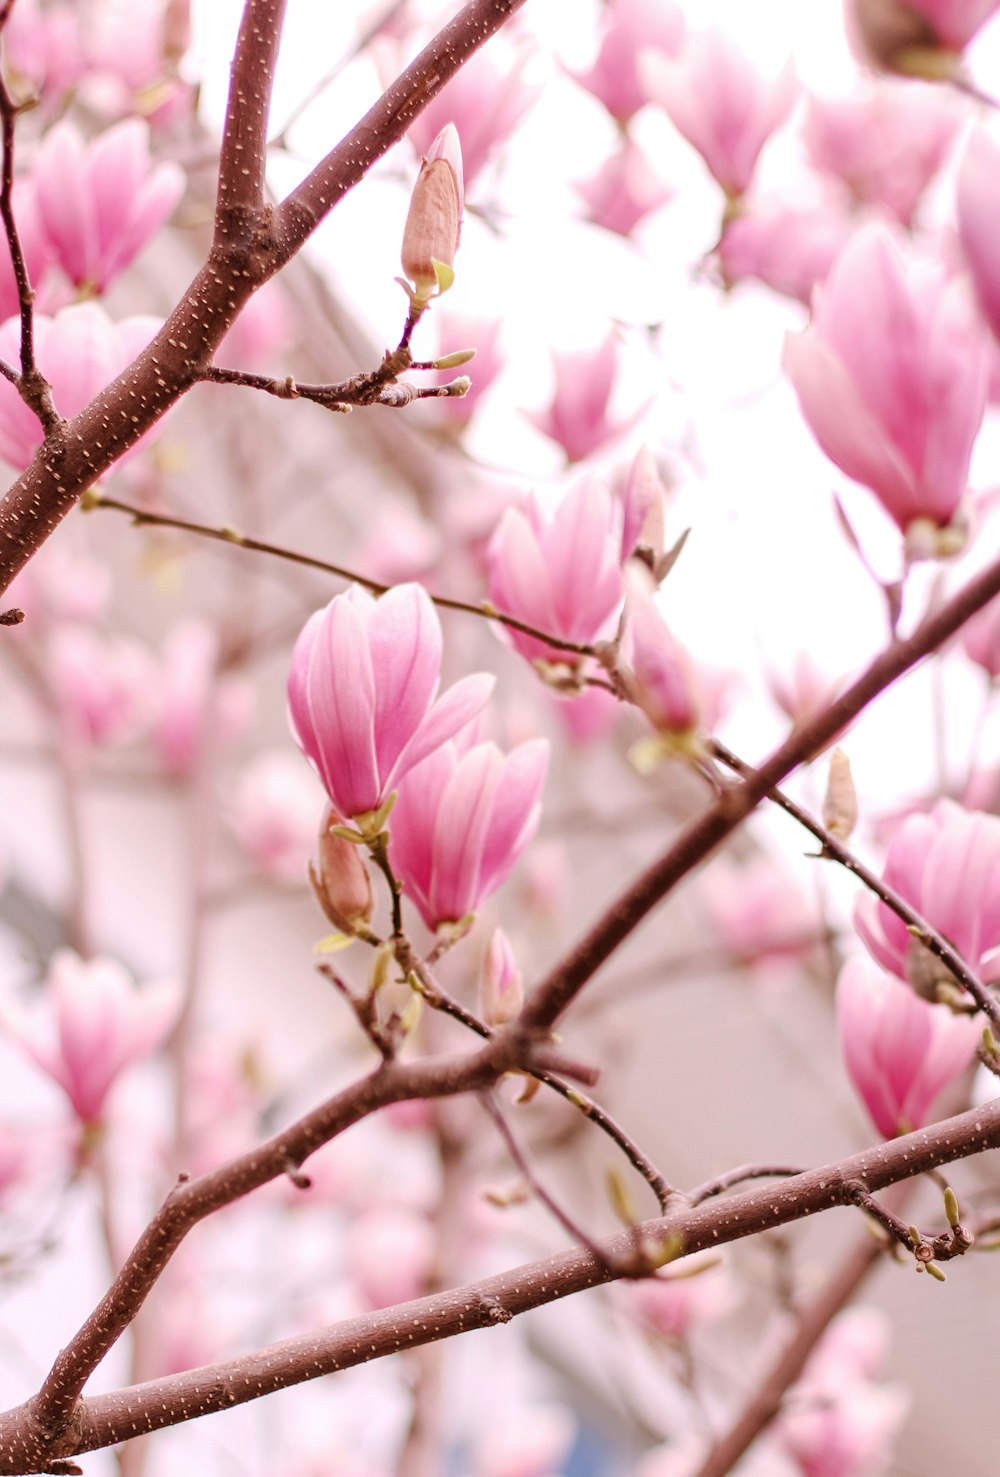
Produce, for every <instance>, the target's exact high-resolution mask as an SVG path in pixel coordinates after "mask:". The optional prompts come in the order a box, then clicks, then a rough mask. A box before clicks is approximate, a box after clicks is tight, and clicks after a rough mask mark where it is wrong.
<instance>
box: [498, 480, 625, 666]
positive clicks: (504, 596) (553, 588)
mask: <svg viewBox="0 0 1000 1477" xmlns="http://www.w3.org/2000/svg"><path fill="white" fill-rule="evenodd" d="M621 529H622V509H621V504H620V503H619V502H618V500H617V499H616V498H613V497H612V496H611V494H610V492H608V490H607V488H606V487H604V486H603V485H602V484H601V483H600V482H598V481H597V480H596V479H594V478H587V479H585V480H584V481H583V482H580V483H578V484H577V485H576V486H575V487H574V488H572V489H571V491H570V492H568V493H567V494H566V496H565V497H564V498H563V500H562V502H561V503H560V504H559V506H558V507H557V508H556V510H555V512H554V514H553V515H552V517H551V518H546V517H545V516H544V515H543V513H542V511H541V509H540V508H539V506H538V504H537V503H536V502H534V501H532V502H531V503H530V504H529V505H528V507H527V508H526V509H525V510H524V511H522V510H521V509H520V508H508V509H507V511H506V512H505V513H504V515H503V517H502V518H501V520H500V523H499V526H498V527H497V530H496V532H495V534H494V535H493V538H492V539H491V541H490V546H489V552H488V562H489V589H490V600H491V601H492V603H493V605H494V606H495V607H496V609H497V610H500V611H503V612H504V614H506V615H513V616H516V617H517V618H518V619H519V620H522V621H524V622H525V624H526V625H530V626H534V627H536V629H538V630H541V631H545V632H548V633H551V634H552V635H553V636H560V637H562V638H563V639H564V640H566V641H575V642H580V643H584V642H589V641H593V640H595V639H596V638H597V637H598V636H600V635H601V634H603V632H604V630H605V627H606V625H607V623H608V622H609V620H610V619H611V617H612V616H613V615H614V613H615V612H616V610H617V609H618V607H619V606H620V604H621V598H622V576H621V562H620V561H621V538H622V533H621ZM507 635H508V636H509V639H510V641H511V644H512V645H513V646H514V647H515V648H516V649H517V650H518V651H519V652H520V653H521V655H522V656H524V657H526V658H527V659H528V661H535V660H542V661H547V662H561V663H566V664H568V665H570V666H573V665H575V664H576V659H575V658H574V656H573V653H572V652H564V651H559V649H558V648H557V647H554V646H548V645H546V644H545V643H544V642H543V641H540V640H538V639H537V638H536V637H534V636H525V635H523V634H522V633H521V632H520V631H508V632H507Z"/></svg>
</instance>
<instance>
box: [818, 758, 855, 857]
mask: <svg viewBox="0 0 1000 1477" xmlns="http://www.w3.org/2000/svg"><path fill="white" fill-rule="evenodd" d="M857 821H858V797H857V794H856V793H855V790H854V780H853V778H852V777H851V761H850V760H849V759H848V757H847V755H846V754H845V753H844V751H843V749H834V751H833V753H832V754H831V755H830V773H829V776H828V778H827V781H826V794H825V795H824V796H823V824H824V826H825V827H826V829H827V830H828V831H830V832H832V834H833V835H834V836H836V837H837V839H838V840H839V841H846V840H847V839H848V838H849V836H850V834H851V832H852V831H853V830H854V827H855V826H856V825H857Z"/></svg>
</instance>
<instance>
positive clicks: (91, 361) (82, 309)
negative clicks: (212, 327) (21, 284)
mask: <svg viewBox="0 0 1000 1477" xmlns="http://www.w3.org/2000/svg"><path fill="white" fill-rule="evenodd" d="M160 326H161V325H160V322H159V320H158V319H156V318H147V317H136V318H124V319H122V321H121V322H120V323H113V322H112V321H111V319H110V318H109V317H108V315H107V314H106V313H105V311H104V309H103V308H102V307H100V306H99V305H98V304H97V303H77V304H76V305H75V306H73V307H71V308H64V309H63V311H62V312H61V313H58V314H57V315H56V316H55V317H54V318H46V317H43V316H41V315H39V316H36V318H35V357H36V360H37V362H38V367H39V369H40V370H41V371H42V373H43V374H44V375H45V378H46V379H47V380H48V381H49V383H50V384H51V386H52V397H53V399H54V401H55V406H56V410H57V411H58V412H59V414H60V415H62V416H66V417H70V416H74V415H76V414H77V413H78V412H79V411H81V410H83V408H84V406H85V405H89V404H90V402H91V400H93V398H94V396H95V395H96V394H97V393H98V391H100V390H103V389H104V387H105V385H108V384H110V383H111V381H112V380H113V379H115V378H116V377H117V376H118V375H119V374H121V372H122V370H123V369H124V368H125V367H126V366H127V365H128V364H131V362H132V360H133V359H134V358H135V357H136V355H137V354H139V353H140V352H141V350H142V349H144V348H145V347H146V345H147V344H148V343H149V341H150V339H151V338H152V337H153V335H154V334H155V333H156V332H157V331H158V329H159V328H160ZM20 333H21V325H20V320H19V319H17V318H8V320H7V321H6V322H5V323H4V324H2V325H0V359H5V360H6V361H7V363H8V364H18V363H19V362H20V359H19V355H20V350H19V343H20ZM144 441H145V438H144ZM41 444H42V428H41V426H40V425H39V422H38V417H37V416H36V415H35V414H34V413H33V412H32V411H31V410H29V409H28V407H27V405H25V403H24V401H23V400H22V399H21V397H20V395H19V394H18V393H17V390H16V389H15V388H14V386H13V385H12V384H10V383H8V381H7V380H5V379H0V457H2V458H3V460H4V461H5V462H9V463H10V465H11V466H12V467H16V468H18V469H19V470H20V469H22V468H24V467H26V466H27V465H28V464H29V462H30V461H31V460H32V458H33V457H34V455H35V452H36V451H37V450H38V448H39V446H40V445H41ZM140 444H144V442H143V443H140ZM136 450H137V448H136V447H133V448H131V451H130V452H128V453H126V455H132V454H133V453H134V452H135V451H136Z"/></svg>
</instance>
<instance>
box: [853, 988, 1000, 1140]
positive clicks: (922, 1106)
mask: <svg viewBox="0 0 1000 1477" xmlns="http://www.w3.org/2000/svg"><path fill="white" fill-rule="evenodd" d="M837 1025H838V1028H839V1032H840V1048H841V1052H842V1053H843V1057H844V1065H845V1067H846V1068H847V1074H848V1076H849V1077H850V1079H851V1082H852V1083H853V1084H854V1088H855V1090H856V1092H857V1093H858V1096H859V1097H860V1098H861V1100H862V1102H863V1103H864V1105H865V1107H866V1108H867V1109H868V1115H869V1117H870V1118H871V1120H872V1122H873V1123H874V1125H875V1127H876V1128H877V1129H878V1131H879V1133H881V1134H884V1135H885V1137H886V1138H892V1137H893V1136H894V1135H895V1134H897V1133H906V1132H909V1131H910V1130H911V1129H914V1128H923V1126H924V1124H925V1123H929V1122H930V1121H931V1116H932V1112H931V1110H932V1107H933V1104H934V1101H935V1099H936V1098H937V1097H938V1095H939V1094H940V1093H941V1092H942V1091H943V1090H944V1088H946V1087H947V1086H948V1084H949V1083H950V1082H953V1081H954V1080H955V1078H956V1077H959V1076H961V1074H962V1073H963V1072H964V1071H965V1069H966V1067H967V1066H968V1065H969V1063H970V1062H971V1061H972V1058H973V1055H974V1053H975V1050H976V1045H977V1043H978V1041H979V1038H980V1035H981V1027H980V1026H979V1024H978V1022H977V1021H976V1020H975V1019H974V1018H972V1017H970V1016H956V1015H953V1014H952V1012H951V1011H950V1010H949V1009H948V1007H947V1006H946V1005H931V1004H930V1003H929V1002H928V1001H927V1000H921V998H920V996H919V995H916V994H915V993H914V992H913V990H911V989H910V987H909V985H904V984H903V983H902V981H901V980H898V979H895V978H893V976H892V975H889V974H883V972H882V971H881V970H878V969H875V968H874V967H873V966H872V965H871V964H869V962H868V961H867V960H866V959H850V960H848V962H847V963H846V964H845V965H844V967H843V969H842V970H841V972H840V976H839V978H838V980H837Z"/></svg>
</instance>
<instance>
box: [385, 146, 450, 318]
mask: <svg viewBox="0 0 1000 1477" xmlns="http://www.w3.org/2000/svg"><path fill="white" fill-rule="evenodd" d="M463 200H464V196H463V188H462V150H461V146H460V144H459V141H458V132H457V130H456V128H455V125H454V124H453V123H448V124H446V125H445V127H444V128H442V130H441V132H440V133H439V134H438V136H437V138H436V139H435V140H434V142H433V143H432V144H431V147H430V150H429V152H428V154H427V157H426V159H424V161H423V163H422V164H421V166H420V173H419V174H418V176H417V182H416V184H415V185H414V187H413V194H412V196H411V197H410V210H409V214H408V215H407V217H406V226H405V227H404V230H403V249H402V252H401V255H400V260H401V262H402V265H403V271H404V272H405V274H406V277H407V279H408V281H410V282H412V283H413V286H414V288H415V289H416V291H415V293H414V294H413V300H414V304H415V306H419V307H426V306H427V303H428V302H429V301H430V299H431V298H432V297H438V296H440V294H441V293H442V292H447V290H448V288H449V287H450V286H451V284H452V282H453V281H454V278H455V273H454V271H453V264H454V261H455V253H456V252H457V251H458V243H459V238H460V236H461V232H462V205H463Z"/></svg>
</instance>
